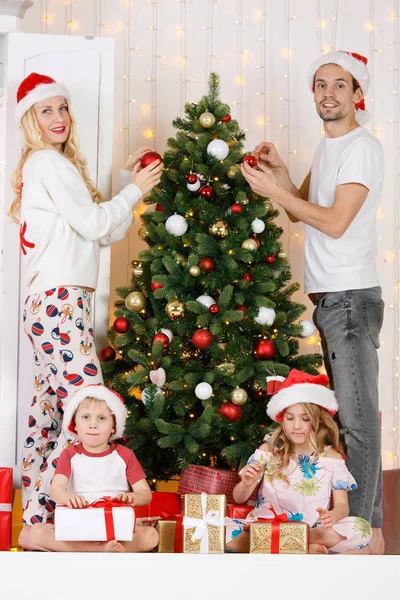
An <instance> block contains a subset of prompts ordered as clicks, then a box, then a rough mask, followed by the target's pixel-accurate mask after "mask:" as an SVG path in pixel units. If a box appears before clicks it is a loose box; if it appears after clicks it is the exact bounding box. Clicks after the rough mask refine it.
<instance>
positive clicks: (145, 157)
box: [140, 151, 162, 169]
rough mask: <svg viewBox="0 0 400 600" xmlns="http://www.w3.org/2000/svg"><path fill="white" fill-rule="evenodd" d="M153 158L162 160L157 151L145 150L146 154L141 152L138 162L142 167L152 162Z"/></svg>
mask: <svg viewBox="0 0 400 600" xmlns="http://www.w3.org/2000/svg"><path fill="white" fill-rule="evenodd" d="M155 160H162V158H161V156H160V155H159V154H158V152H155V151H154V152H146V154H143V156H142V159H141V161H140V164H141V166H142V167H143V169H144V168H145V167H147V166H148V165H151V163H152V162H154V161H155Z"/></svg>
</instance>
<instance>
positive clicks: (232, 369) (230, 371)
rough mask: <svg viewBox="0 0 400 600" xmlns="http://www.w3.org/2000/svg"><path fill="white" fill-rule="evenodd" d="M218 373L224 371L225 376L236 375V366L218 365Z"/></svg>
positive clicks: (230, 364)
mask: <svg viewBox="0 0 400 600" xmlns="http://www.w3.org/2000/svg"><path fill="white" fill-rule="evenodd" d="M217 369H218V371H222V373H223V374H224V375H228V376H229V375H234V373H235V365H234V364H233V363H231V362H223V363H220V364H219V365H217Z"/></svg>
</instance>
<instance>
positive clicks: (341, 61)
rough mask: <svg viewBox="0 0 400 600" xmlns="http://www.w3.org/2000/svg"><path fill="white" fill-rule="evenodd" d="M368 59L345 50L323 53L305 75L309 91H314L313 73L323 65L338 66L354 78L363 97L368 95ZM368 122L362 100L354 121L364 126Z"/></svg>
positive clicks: (367, 115)
mask: <svg viewBox="0 0 400 600" xmlns="http://www.w3.org/2000/svg"><path fill="white" fill-rule="evenodd" d="M367 63H368V59H367V58H366V57H365V56H362V55H361V54H357V53H356V52H346V51H345V50H334V51H333V52H325V53H324V54H322V55H321V56H320V57H319V58H317V60H315V61H314V62H313V63H312V64H311V66H310V68H309V70H308V73H307V81H308V84H309V86H310V89H311V90H312V91H314V77H315V73H316V72H317V71H318V69H319V68H320V67H323V66H324V65H330V64H334V65H339V67H342V69H344V70H345V71H348V72H349V73H350V75H352V76H353V77H354V79H355V80H356V81H357V83H358V85H359V86H360V88H361V91H362V93H363V95H364V96H366V95H367V94H368V90H369V83H370V76H369V71H368V67H367ZM368 120H369V113H368V111H367V110H365V101H364V98H363V99H362V100H360V102H358V103H357V104H356V121H357V123H358V124H359V125H365V123H367V122H368Z"/></svg>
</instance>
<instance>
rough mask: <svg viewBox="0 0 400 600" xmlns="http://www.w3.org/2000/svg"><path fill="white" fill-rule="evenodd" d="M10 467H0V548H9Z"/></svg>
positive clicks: (10, 524)
mask: <svg viewBox="0 0 400 600" xmlns="http://www.w3.org/2000/svg"><path fill="white" fill-rule="evenodd" d="M11 528H12V469H11V468H10V467H0V550H9V549H10V548H11Z"/></svg>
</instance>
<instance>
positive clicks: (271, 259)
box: [265, 254, 275, 265]
mask: <svg viewBox="0 0 400 600" xmlns="http://www.w3.org/2000/svg"><path fill="white" fill-rule="evenodd" d="M265 262H267V263H269V264H270V265H272V263H273V262H275V256H274V255H273V254H268V256H267V258H266V259H265Z"/></svg>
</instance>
